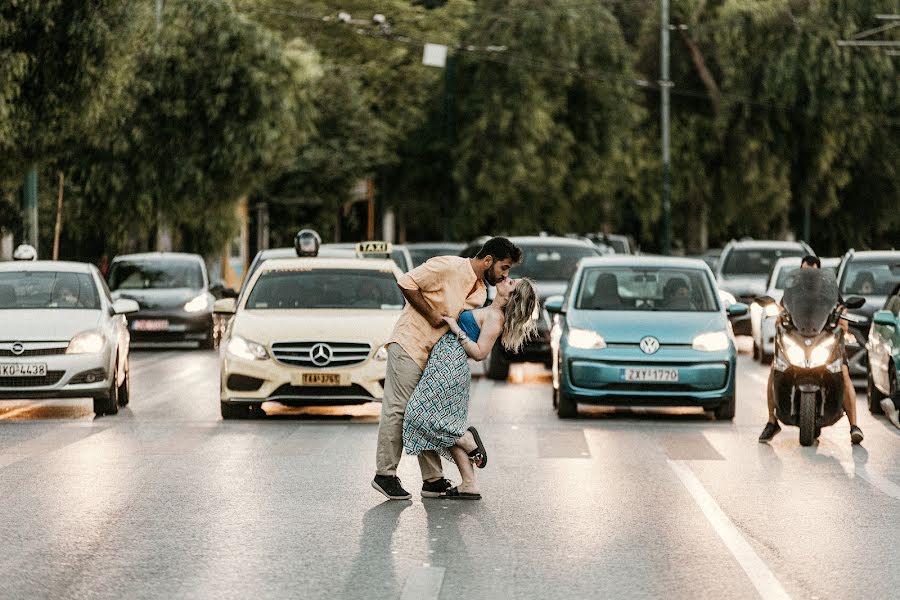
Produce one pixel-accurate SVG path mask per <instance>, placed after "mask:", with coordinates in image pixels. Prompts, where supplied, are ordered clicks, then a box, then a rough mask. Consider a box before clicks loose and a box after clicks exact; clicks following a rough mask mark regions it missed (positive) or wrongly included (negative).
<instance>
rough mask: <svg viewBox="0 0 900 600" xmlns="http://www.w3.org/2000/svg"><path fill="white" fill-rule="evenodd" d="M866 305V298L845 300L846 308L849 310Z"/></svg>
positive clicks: (851, 297) (855, 297)
mask: <svg viewBox="0 0 900 600" xmlns="http://www.w3.org/2000/svg"><path fill="white" fill-rule="evenodd" d="M865 303H866V299H865V298H860V297H859V296H850V297H849V298H847V299H846V300H844V306H845V307H847V308H851V309H853V308H861V307H862V306H864V305H865Z"/></svg>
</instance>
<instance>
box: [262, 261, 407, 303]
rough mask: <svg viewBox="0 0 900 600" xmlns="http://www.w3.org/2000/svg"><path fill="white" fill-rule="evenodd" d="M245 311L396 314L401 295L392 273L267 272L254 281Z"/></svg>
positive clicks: (322, 270) (364, 271) (345, 271)
mask: <svg viewBox="0 0 900 600" xmlns="http://www.w3.org/2000/svg"><path fill="white" fill-rule="evenodd" d="M246 308H248V309H251V310H265V309H279V308H281V309H315V308H350V309H353V308H357V309H384V310H397V309H400V308H403V294H401V293H400V288H398V287H397V279H396V278H395V277H394V274H393V273H384V272H381V271H372V270H368V269H366V270H351V269H314V270H311V271H293V270H285V271H269V272H266V273H263V274H262V275H260V277H259V279H257V280H256V285H254V286H253V289H252V290H250V296H249V297H248V298H247V305H246Z"/></svg>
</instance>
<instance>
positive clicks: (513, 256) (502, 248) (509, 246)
mask: <svg viewBox="0 0 900 600" xmlns="http://www.w3.org/2000/svg"><path fill="white" fill-rule="evenodd" d="M487 256H492V257H494V262H499V261H501V260H506V259H507V258H508V259H510V260H512V262H513V264H518V263H520V262H522V249H521V248H519V247H518V246H516V245H515V244H513V243H512V242H511V241H509V240H508V239H506V238H505V237H495V238H491V239H489V240H488V241H486V242H485V243H484V246H482V247H481V250H479V251H478V254H476V255H475V258H485V257H487Z"/></svg>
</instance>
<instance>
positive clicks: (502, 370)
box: [484, 341, 509, 381]
mask: <svg viewBox="0 0 900 600" xmlns="http://www.w3.org/2000/svg"><path fill="white" fill-rule="evenodd" d="M484 370H485V374H486V375H487V377H488V379H493V380H494V381H506V378H507V377H509V360H508V359H507V358H506V356H505V355H504V354H503V347H502V346H501V344H500V343H499V341H498V342H497V343H496V344H494V347H493V348H491V353H490V354H488V358H487V365H485V368H484Z"/></svg>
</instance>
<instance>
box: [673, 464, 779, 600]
mask: <svg viewBox="0 0 900 600" xmlns="http://www.w3.org/2000/svg"><path fill="white" fill-rule="evenodd" d="M668 463H669V466H670V467H671V468H672V470H673V471H675V474H676V475H677V476H678V479H680V480H681V483H682V484H684V487H685V488H687V491H688V492H690V494H691V496H693V498H694V502H696V503H697V506H699V507H700V510H701V511H703V514H704V516H706V520H707V521H709V523H710V525H712V527H713V529H715V531H716V533H717V534H718V535H719V537H720V538H721V539H722V541H723V542H725V545H726V546H727V547H728V549H729V550H730V551H731V554H732V555H733V556H734V558H735V559H736V560H737V562H738V564H739V565H741V568H742V569H743V570H744V572H745V573H746V574H747V577H749V578H750V581H751V582H752V583H753V587H755V588H756V591H757V592H759V595H760V597H762V598H765V599H766V600H771V599H785V600H789V599H790V596H789V595H788V593H787V592H786V591H784V588H783V587H782V586H781V582H779V581H778V578H777V577H775V574H774V573H772V571H771V570H769V567H767V566H766V563H764V562H763V560H762V559H761V558H760V557H759V555H757V554H756V552H755V551H754V550H753V547H752V546H751V545H750V544H749V542H747V540H745V539H744V536H743V535H741V532H740V531H739V530H738V528H737V527H735V526H734V523H732V522H731V519H729V518H728V515H726V514H725V512H724V511H723V510H722V509H721V508H720V507H719V505H718V504H717V503H716V501H715V500H714V499H713V497H712V496H710V495H709V492H707V491H706V488H704V487H703V484H702V483H700V480H699V479H697V476H696V475H694V472H693V471H691V469H690V467H688V465H687V464H686V463H685V461H681V460H670V461H668Z"/></svg>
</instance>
